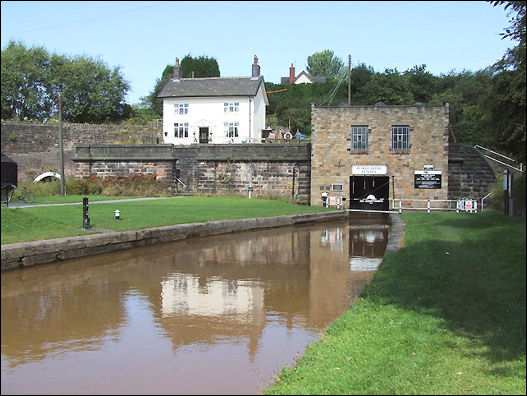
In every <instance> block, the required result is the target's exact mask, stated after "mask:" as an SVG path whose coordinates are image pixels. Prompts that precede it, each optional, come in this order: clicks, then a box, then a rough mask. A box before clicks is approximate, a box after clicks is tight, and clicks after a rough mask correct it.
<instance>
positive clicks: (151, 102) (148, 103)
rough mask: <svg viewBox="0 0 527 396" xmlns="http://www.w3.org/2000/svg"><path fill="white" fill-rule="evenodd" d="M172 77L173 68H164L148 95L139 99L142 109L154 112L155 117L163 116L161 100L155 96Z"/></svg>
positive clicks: (170, 66)
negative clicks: (145, 108)
mask: <svg viewBox="0 0 527 396" xmlns="http://www.w3.org/2000/svg"><path fill="white" fill-rule="evenodd" d="M173 75H174V66H173V65H167V66H165V69H164V70H163V73H161V78H156V85H155V86H154V90H153V91H152V92H150V94H149V95H147V96H145V97H142V98H141V103H142V105H143V107H147V108H150V109H151V110H152V111H154V112H155V114H156V115H157V117H162V116H163V99H160V98H158V97H157V95H159V93H160V92H161V90H162V89H163V87H164V86H165V84H166V83H167V82H168V80H170V78H171V77H172V76H173Z"/></svg>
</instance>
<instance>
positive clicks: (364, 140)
mask: <svg viewBox="0 0 527 396" xmlns="http://www.w3.org/2000/svg"><path fill="white" fill-rule="evenodd" d="M368 131H369V129H368V127H367V126H366V125H352V127H351V150H354V151H368Z"/></svg>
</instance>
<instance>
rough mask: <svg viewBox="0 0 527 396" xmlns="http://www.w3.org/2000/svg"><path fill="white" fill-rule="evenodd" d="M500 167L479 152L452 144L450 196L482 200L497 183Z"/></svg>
mask: <svg viewBox="0 0 527 396" xmlns="http://www.w3.org/2000/svg"><path fill="white" fill-rule="evenodd" d="M497 168H498V167H496V166H494V165H491V164H490V161H489V160H487V159H486V158H485V157H484V156H483V155H482V154H481V153H480V152H479V151H478V150H476V149H475V148H474V147H472V146H468V145H466V144H461V143H451V144H450V145H449V155H448V195H449V197H450V199H457V198H473V199H478V200H479V199H481V198H483V197H484V196H485V195H487V194H488V193H489V192H490V190H491V189H492V187H493V185H494V183H495V182H496V173H497V172H499V169H497Z"/></svg>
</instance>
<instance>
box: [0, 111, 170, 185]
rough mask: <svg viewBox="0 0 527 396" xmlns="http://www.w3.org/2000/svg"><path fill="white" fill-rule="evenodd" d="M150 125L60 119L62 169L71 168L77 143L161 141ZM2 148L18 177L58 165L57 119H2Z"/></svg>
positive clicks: (156, 129)
mask: <svg viewBox="0 0 527 396" xmlns="http://www.w3.org/2000/svg"><path fill="white" fill-rule="evenodd" d="M161 133H162V128H161V125H159V126H158V127H156V126H154V125H132V126H120V125H93V124H74V123H63V125H62V138H63V142H62V143H63V150H64V173H65V174H66V176H69V175H72V174H73V173H74V172H75V166H74V164H73V162H72V158H73V156H74V154H75V145H77V144H81V145H82V144H143V143H155V142H156V141H157V138H159V141H162V137H161ZM1 143H2V152H3V153H4V154H6V155H8V156H9V157H10V158H12V159H13V160H14V161H15V162H17V164H18V169H19V170H18V178H19V180H26V179H28V178H29V176H34V175H37V174H40V173H42V172H45V171H48V170H55V171H56V170H58V169H59V167H60V144H59V126H58V123H32V122H16V121H2V123H1Z"/></svg>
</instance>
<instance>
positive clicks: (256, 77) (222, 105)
mask: <svg viewBox="0 0 527 396" xmlns="http://www.w3.org/2000/svg"><path fill="white" fill-rule="evenodd" d="M181 75H182V71H181V67H180V65H179V59H177V58H176V65H175V66H174V76H173V78H171V79H170V80H169V81H168V82H167V83H166V84H165V86H164V87H163V89H162V90H161V92H160V93H159V94H158V95H157V97H158V98H162V99H163V141H164V143H169V144H176V145H189V144H198V143H199V144H204V143H223V144H225V143H259V142H261V138H262V129H265V107H266V106H267V105H268V104H269V100H268V99H267V94H266V93H265V85H264V79H263V76H262V75H260V66H259V65H258V58H257V57H256V55H255V56H254V63H253V65H252V77H207V78H181Z"/></svg>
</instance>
